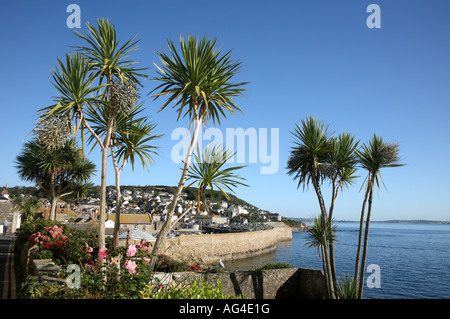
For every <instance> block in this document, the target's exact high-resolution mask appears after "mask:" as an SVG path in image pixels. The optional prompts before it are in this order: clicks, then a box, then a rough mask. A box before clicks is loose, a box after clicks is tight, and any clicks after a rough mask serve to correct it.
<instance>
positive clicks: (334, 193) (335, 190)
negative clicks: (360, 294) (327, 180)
mask: <svg viewBox="0 0 450 319" xmlns="http://www.w3.org/2000/svg"><path fill="white" fill-rule="evenodd" d="M338 192H339V187H337V188H336V179H333V181H332V191H331V204H330V209H329V212H328V220H329V221H330V222H331V219H332V217H333V210H334V203H335V202H336V199H337V195H338ZM331 231H333V230H332V229H331ZM329 249H330V266H331V275H332V276H333V283H335V282H336V262H335V254H334V242H333V241H332V242H331V243H330V247H329Z"/></svg>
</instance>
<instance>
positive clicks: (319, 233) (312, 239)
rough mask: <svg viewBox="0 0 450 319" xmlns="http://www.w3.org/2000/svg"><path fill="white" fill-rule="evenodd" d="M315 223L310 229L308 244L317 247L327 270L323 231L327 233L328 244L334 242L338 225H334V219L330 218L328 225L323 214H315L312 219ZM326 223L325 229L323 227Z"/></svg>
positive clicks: (324, 268) (324, 269)
mask: <svg viewBox="0 0 450 319" xmlns="http://www.w3.org/2000/svg"><path fill="white" fill-rule="evenodd" d="M312 223H313V225H312V226H311V227H310V228H309V229H308V235H307V239H306V245H307V246H308V247H309V248H315V249H316V251H317V254H318V255H319V257H321V259H322V263H323V271H324V272H326V264H325V259H324V258H323V256H324V255H325V251H324V249H325V247H326V245H325V244H324V241H323V240H324V236H323V233H326V234H327V235H326V239H327V240H328V244H329V245H330V244H331V243H333V242H334V241H335V239H336V237H335V235H334V231H335V230H336V225H334V221H333V220H331V219H330V220H328V222H327V223H326V225H325V224H324V222H323V220H322V215H321V214H319V215H318V216H314V218H313V220H312ZM324 225H325V229H324V228H323V227H324Z"/></svg>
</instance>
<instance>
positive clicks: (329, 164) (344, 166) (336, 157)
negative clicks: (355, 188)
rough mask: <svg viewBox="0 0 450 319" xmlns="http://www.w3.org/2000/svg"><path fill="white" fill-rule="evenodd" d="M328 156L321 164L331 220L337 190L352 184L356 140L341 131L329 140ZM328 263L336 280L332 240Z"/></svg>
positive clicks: (355, 159) (329, 218) (354, 170)
mask: <svg viewBox="0 0 450 319" xmlns="http://www.w3.org/2000/svg"><path fill="white" fill-rule="evenodd" d="M329 144H330V152H329V157H328V159H327V161H326V163H324V165H322V168H321V170H322V173H323V174H324V175H325V176H327V177H328V178H329V180H330V183H331V202H330V206H329V209H328V220H332V218H333V211H334V206H335V203H336V200H337V198H338V195H339V192H340V191H342V190H343V189H344V188H347V187H349V186H351V185H353V184H354V180H355V178H356V177H357V176H355V172H356V165H357V158H356V150H357V146H358V142H357V141H355V138H354V137H353V136H351V135H350V134H348V133H341V134H339V135H338V136H337V137H333V138H331V139H330V140H329ZM329 250H330V264H331V270H332V275H333V282H336V262H335V253H334V241H330V243H329Z"/></svg>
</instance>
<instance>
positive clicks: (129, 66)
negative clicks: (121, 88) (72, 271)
mask: <svg viewBox="0 0 450 319" xmlns="http://www.w3.org/2000/svg"><path fill="white" fill-rule="evenodd" d="M87 27H88V30H89V31H88V32H86V33H80V32H75V34H76V35H77V36H78V37H80V38H81V39H82V40H84V41H85V42H87V46H79V47H78V51H79V52H78V53H75V54H72V55H66V65H65V66H64V65H63V63H62V62H61V61H59V60H58V62H59V66H60V71H55V70H53V71H52V75H53V79H54V85H55V87H56V88H57V89H58V91H59V92H60V96H59V97H58V103H57V104H56V105H54V106H51V107H48V108H47V109H48V113H50V114H52V113H55V114H59V113H66V114H71V115H72V116H74V117H75V119H79V120H80V122H79V124H78V125H77V128H78V126H79V125H82V127H85V128H87V129H88V130H89V132H90V133H91V134H92V135H93V136H94V138H95V139H96V140H97V142H98V145H100V148H101V152H102V168H101V187H100V214H99V236H98V238H99V247H104V246H105V213H106V165H107V156H108V149H109V147H110V142H111V135H112V134H113V128H114V123H113V121H114V119H115V116H114V115H115V113H117V112H126V111H128V110H126V109H125V110H123V109H119V107H118V106H117V105H115V104H114V101H113V99H112V96H111V90H110V88H111V86H112V84H113V81H114V80H115V79H116V80H118V81H120V82H121V83H122V84H124V85H125V84H127V83H128V82H130V81H132V82H133V83H135V84H138V85H140V83H139V81H138V78H139V77H145V75H143V74H140V73H139V72H140V71H142V70H143V69H137V68H135V67H134V65H135V64H136V63H138V62H136V61H132V60H127V55H128V54H129V53H132V52H133V51H135V50H136V49H137V48H138V46H137V43H138V41H135V40H134V38H132V39H130V40H128V41H126V42H125V43H124V44H123V45H119V40H118V39H117V34H116V30H115V27H114V25H113V24H112V23H110V22H109V21H108V20H104V19H99V20H97V29H95V28H94V27H93V26H92V25H91V24H90V23H87ZM94 81H98V85H97V86H94V85H93V83H94ZM104 81H106V83H105V84H102V83H103V82H104ZM102 89H103V92H102V91H101V90H102ZM91 94H92V95H93V96H91ZM99 105H104V106H106V107H108V108H109V113H110V116H109V117H108V119H109V121H108V125H107V128H108V129H107V132H106V134H105V136H104V139H103V141H102V140H101V139H100V137H99V136H98V135H96V134H95V132H94V131H93V130H92V128H91V127H90V125H89V123H88V121H86V117H85V108H86V107H94V108H96V107H99ZM83 132H84V131H83V130H82V138H83V145H84V135H83Z"/></svg>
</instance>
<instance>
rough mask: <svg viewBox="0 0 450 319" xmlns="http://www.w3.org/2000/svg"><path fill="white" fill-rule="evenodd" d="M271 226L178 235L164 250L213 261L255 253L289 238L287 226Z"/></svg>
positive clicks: (253, 254)
mask: <svg viewBox="0 0 450 319" xmlns="http://www.w3.org/2000/svg"><path fill="white" fill-rule="evenodd" d="M272 226H274V227H273V229H270V230H260V231H252V232H240V233H222V234H202V235H181V236H179V237H177V238H173V239H169V240H167V241H166V242H165V245H164V246H165V247H164V249H163V251H164V253H165V254H167V255H169V256H172V257H174V258H178V259H180V260H185V261H191V262H198V261H200V262H201V263H204V264H216V263H217V262H218V260H219V258H221V259H222V260H235V259H241V258H247V257H251V256H257V255H260V254H264V253H267V252H270V251H273V250H275V249H276V247H277V244H278V243H279V242H283V241H292V230H291V227H288V226H286V225H285V224H284V223H273V224H272Z"/></svg>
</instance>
